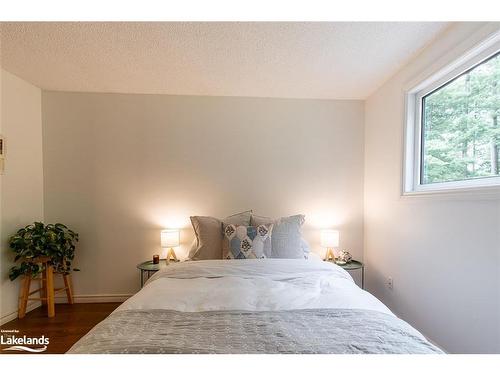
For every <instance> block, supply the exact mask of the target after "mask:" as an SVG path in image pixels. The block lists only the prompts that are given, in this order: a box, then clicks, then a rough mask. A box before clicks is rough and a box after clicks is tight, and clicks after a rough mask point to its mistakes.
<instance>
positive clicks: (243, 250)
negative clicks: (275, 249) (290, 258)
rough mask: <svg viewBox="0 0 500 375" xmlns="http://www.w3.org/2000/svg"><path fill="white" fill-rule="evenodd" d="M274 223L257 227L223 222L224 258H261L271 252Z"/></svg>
mask: <svg viewBox="0 0 500 375" xmlns="http://www.w3.org/2000/svg"><path fill="white" fill-rule="evenodd" d="M272 231H273V224H265V225H259V226H256V227H252V226H245V225H235V224H223V233H224V239H223V241H222V258H223V259H255V258H257V259H261V258H267V257H269V256H270V254H271V233H272Z"/></svg>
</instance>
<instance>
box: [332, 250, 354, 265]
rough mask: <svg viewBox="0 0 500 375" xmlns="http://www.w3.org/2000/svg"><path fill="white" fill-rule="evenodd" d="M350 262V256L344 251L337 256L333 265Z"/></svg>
mask: <svg viewBox="0 0 500 375" xmlns="http://www.w3.org/2000/svg"><path fill="white" fill-rule="evenodd" d="M351 260H352V255H351V254H350V253H349V252H348V251H345V250H342V251H341V252H340V253H339V256H338V257H337V261H336V262H335V263H337V264H346V263H349V262H350V261H351Z"/></svg>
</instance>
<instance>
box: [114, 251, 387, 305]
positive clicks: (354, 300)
mask: <svg viewBox="0 0 500 375" xmlns="http://www.w3.org/2000/svg"><path fill="white" fill-rule="evenodd" d="M314 308H351V309H367V310H376V311H379V312H383V313H387V314H391V315H392V313H391V311H390V310H389V309H388V308H387V307H386V306H385V305H384V304H383V303H382V302H380V301H379V300H378V299H377V298H375V297H374V296H373V295H371V294H370V293H368V292H365V291H364V290H362V289H360V288H359V287H358V286H357V285H356V284H355V283H354V281H353V279H352V278H351V276H350V275H349V274H348V273H347V272H346V271H344V270H343V269H342V268H340V267H339V266H336V265H335V264H332V263H329V262H322V261H311V260H302V259H247V260H205V261H191V262H183V263H176V264H171V265H170V266H169V267H167V268H165V269H163V270H161V271H159V272H157V273H156V274H155V275H154V276H153V277H151V278H150V279H149V280H148V282H147V283H146V285H145V286H144V288H142V289H141V290H140V291H139V292H138V293H137V294H135V295H134V296H132V297H131V298H130V299H128V300H127V301H126V302H124V303H123V304H122V305H121V306H120V307H119V308H118V309H117V310H116V311H121V310H133V309H168V310H177V311H187V312H196V311H209V310H210V311H214V310H246V311H270V310H295V309H314Z"/></svg>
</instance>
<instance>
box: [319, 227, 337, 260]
mask: <svg viewBox="0 0 500 375" xmlns="http://www.w3.org/2000/svg"><path fill="white" fill-rule="evenodd" d="M339 237H340V234H339V231H338V230H333V229H325V230H322V231H321V246H322V247H326V256H325V260H327V261H329V262H334V261H335V249H334V248H335V247H337V246H339Z"/></svg>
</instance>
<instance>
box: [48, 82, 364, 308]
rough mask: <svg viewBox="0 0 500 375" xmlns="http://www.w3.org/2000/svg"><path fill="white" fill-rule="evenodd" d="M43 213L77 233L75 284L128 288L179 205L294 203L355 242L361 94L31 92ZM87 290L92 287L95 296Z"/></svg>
mask: <svg viewBox="0 0 500 375" xmlns="http://www.w3.org/2000/svg"><path fill="white" fill-rule="evenodd" d="M42 103H43V104H42V108H43V146H44V167H45V169H44V181H45V185H44V187H45V190H44V192H45V219H46V221H47V222H54V221H61V222H63V223H66V224H67V225H69V226H70V227H71V228H73V229H74V230H76V231H77V232H79V233H80V236H81V243H80V245H79V246H78V249H77V256H76V262H75V265H78V266H79V268H81V270H82V271H81V272H80V273H75V274H74V285H75V294H76V295H80V296H87V297H89V296H92V298H93V299H94V300H99V296H105V298H110V296H111V297H113V298H114V297H116V298H117V299H119V297H120V296H122V295H126V294H130V293H133V292H136V291H137V290H138V288H139V274H138V271H137V270H136V268H135V266H136V265H137V264H138V263H139V262H141V261H144V260H147V259H150V258H151V256H152V255H153V254H155V253H158V252H159V249H158V247H159V242H160V241H159V236H160V229H162V228H168V227H181V228H185V229H184V230H183V232H182V233H181V242H182V250H181V251H180V253H181V254H180V255H184V254H185V252H186V251H187V248H188V247H189V245H190V243H191V240H192V235H193V234H192V230H191V228H190V224H189V216H190V215H213V216H217V217H224V216H225V215H229V214H232V213H235V212H239V211H242V210H246V209H253V210H254V212H256V213H258V214H261V215H269V216H281V215H288V214H295V213H304V214H305V215H306V220H307V226H306V228H305V235H306V237H307V238H308V239H309V241H310V242H311V245H312V246H313V247H314V248H315V249H317V250H318V251H320V248H319V229H320V228H328V227H336V228H339V229H340V230H341V246H342V247H344V248H347V249H349V250H350V251H352V253H353V254H354V256H355V257H356V258H361V257H362V252H363V217H362V215H363V134H364V131H363V126H364V117H363V111H364V106H363V102H361V101H329V100H299V99H259V98H235V97H233V98H228V97H193V96H166V95H120V94H89V93H68V92H45V91H44V92H43V93H42ZM96 295H97V296H96Z"/></svg>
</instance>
